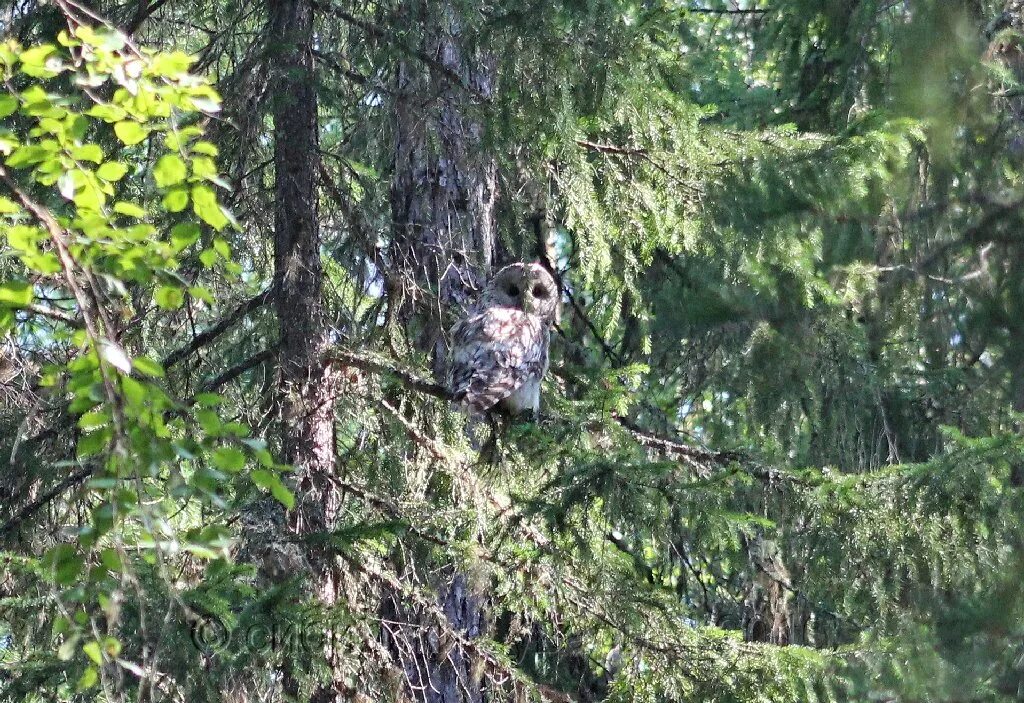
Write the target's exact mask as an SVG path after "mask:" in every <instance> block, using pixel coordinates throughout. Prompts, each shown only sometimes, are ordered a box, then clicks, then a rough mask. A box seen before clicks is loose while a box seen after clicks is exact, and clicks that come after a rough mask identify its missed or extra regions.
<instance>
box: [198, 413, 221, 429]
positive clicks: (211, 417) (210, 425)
mask: <svg viewBox="0 0 1024 703" xmlns="http://www.w3.org/2000/svg"><path fill="white" fill-rule="evenodd" d="M196 422H198V423H199V426H200V427H202V428H203V432H205V433H206V434H208V435H216V434H217V433H219V432H220V428H221V422H220V418H219V417H218V416H217V413H215V412H213V411H212V410H200V411H198V412H196Z"/></svg>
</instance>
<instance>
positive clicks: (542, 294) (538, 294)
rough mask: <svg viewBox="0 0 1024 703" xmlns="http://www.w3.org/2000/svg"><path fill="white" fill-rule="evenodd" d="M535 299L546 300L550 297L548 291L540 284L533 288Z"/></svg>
mask: <svg viewBox="0 0 1024 703" xmlns="http://www.w3.org/2000/svg"><path fill="white" fill-rule="evenodd" d="M533 297H534V298H546V297H548V289H547V288H545V287H544V286H542V285H541V284H539V283H538V284H537V285H535V286H534V287H533Z"/></svg>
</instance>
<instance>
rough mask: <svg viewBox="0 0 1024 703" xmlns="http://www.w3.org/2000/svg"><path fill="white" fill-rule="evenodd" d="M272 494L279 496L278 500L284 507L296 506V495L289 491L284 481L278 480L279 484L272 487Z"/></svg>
mask: <svg viewBox="0 0 1024 703" xmlns="http://www.w3.org/2000/svg"><path fill="white" fill-rule="evenodd" d="M270 494H271V495H272V496H274V497H275V498H277V502H278V503H280V504H281V505H283V506H284V507H286V508H288V509H289V510H291V509H292V508H294V507H295V495H294V494H293V493H292V492H291V491H289V490H288V489H287V488H286V487H285V485H284V484H283V483H280V482H278V483H277V484H275V485H273V486H271V487H270Z"/></svg>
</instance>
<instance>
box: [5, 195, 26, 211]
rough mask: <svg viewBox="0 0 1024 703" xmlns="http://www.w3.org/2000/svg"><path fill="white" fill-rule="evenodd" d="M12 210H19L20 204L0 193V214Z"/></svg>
mask: <svg viewBox="0 0 1024 703" xmlns="http://www.w3.org/2000/svg"><path fill="white" fill-rule="evenodd" d="M12 212H21V206H20V205H18V203H16V202H14V201H13V200H11V199H10V198H5V197H4V196H2V195H0V215H8V214H10V213H12Z"/></svg>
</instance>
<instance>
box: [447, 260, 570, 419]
mask: <svg viewBox="0 0 1024 703" xmlns="http://www.w3.org/2000/svg"><path fill="white" fill-rule="evenodd" d="M558 311H559V296H558V287H557V286H556V285H555V280H554V279H553V278H552V277H551V274H550V273H548V272H547V271H546V270H545V269H544V267H542V266H541V265H540V264H512V265H511V266H506V267H505V268H503V269H501V270H500V271H498V273H497V274H495V276H494V278H493V279H491V281H490V282H489V283H488V284H487V287H486V288H485V289H484V291H483V293H482V294H481V296H480V299H479V300H478V301H477V302H476V304H475V305H474V306H473V308H472V309H471V310H470V313H469V315H467V316H466V317H465V318H463V319H462V320H459V322H457V323H456V324H455V326H454V327H453V328H452V349H451V354H450V356H449V364H448V387H449V389H450V390H451V392H452V395H453V396H454V398H455V399H456V400H457V401H460V402H463V403H465V404H466V405H468V406H469V407H471V408H472V409H474V410H476V411H477V412H486V411H488V410H490V409H491V408H493V407H495V406H497V405H500V406H502V407H503V408H505V409H507V410H509V411H511V412H513V413H518V412H522V411H524V410H532V411H533V413H534V414H535V415H536V414H537V412H538V411H539V410H540V381H541V379H542V378H543V377H544V374H545V373H547V370H548V344H549V343H550V341H551V327H552V326H553V325H555V324H557V322H558Z"/></svg>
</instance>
